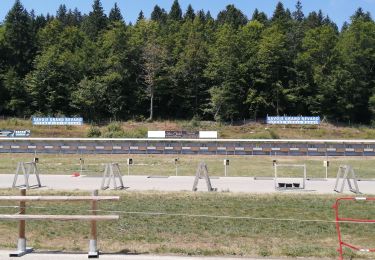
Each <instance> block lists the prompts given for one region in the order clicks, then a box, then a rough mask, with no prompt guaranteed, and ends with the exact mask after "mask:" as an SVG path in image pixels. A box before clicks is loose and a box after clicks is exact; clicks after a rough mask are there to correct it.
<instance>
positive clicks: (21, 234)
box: [18, 189, 26, 239]
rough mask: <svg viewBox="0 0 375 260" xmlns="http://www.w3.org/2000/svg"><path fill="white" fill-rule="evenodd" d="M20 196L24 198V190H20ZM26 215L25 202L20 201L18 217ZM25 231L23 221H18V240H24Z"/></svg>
mask: <svg viewBox="0 0 375 260" xmlns="http://www.w3.org/2000/svg"><path fill="white" fill-rule="evenodd" d="M21 196H26V189H21ZM25 213H26V202H25V201H20V213H19V214H20V215H25ZM25 231H26V222H25V220H20V223H19V229H18V238H19V239H26V235H25Z"/></svg>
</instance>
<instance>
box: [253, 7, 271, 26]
mask: <svg viewBox="0 0 375 260" xmlns="http://www.w3.org/2000/svg"><path fill="white" fill-rule="evenodd" d="M251 20H252V21H255V20H257V21H258V22H260V23H262V24H266V23H267V22H268V18H267V15H266V14H265V13H263V12H259V10H258V9H257V8H255V10H254V13H253V15H252V17H251Z"/></svg>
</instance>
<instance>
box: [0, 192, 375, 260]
mask: <svg viewBox="0 0 375 260" xmlns="http://www.w3.org/2000/svg"><path fill="white" fill-rule="evenodd" d="M0 193H1V194H2V195H4V194H17V193H16V191H14V190H2V191H1V192H0ZM29 193H30V195H31V194H38V195H40V194H51V192H46V191H43V192H41V191H31V192H29ZM59 194H64V195H67V194H73V195H74V194H75V195H77V194H78V193H75V192H71V193H67V192H64V193H62V192H60V193H59ZM80 194H81V193H80ZM104 194H119V195H121V200H120V201H119V202H113V203H112V202H111V203H103V202H102V203H99V208H100V209H101V210H104V211H113V210H115V211H116V212H114V214H119V215H120V220H119V221H115V222H110V223H100V224H99V244H100V248H101V249H102V250H103V251H105V252H128V253H157V254H182V255H225V256H272V257H279V256H290V257H319V258H321V257H328V258H333V259H334V258H337V253H336V248H337V246H338V242H337V235H336V229H335V225H334V223H331V222H299V221H278V220H267V219H265V220H254V219H238V218H237V219H232V218H218V217H204V216H195V217H194V216H192V215H207V216H234V217H254V218H276V219H278V218H281V219H285V218H288V219H300V220H303V219H305V220H306V219H309V220H322V221H332V220H334V212H333V209H332V204H333V203H334V201H335V198H336V196H332V195H329V196H328V195H324V196H323V195H304V196H301V195H293V194H277V195H251V194H230V193H187V192H180V193H164V192H104V193H102V195H104ZM365 203H366V202H360V203H353V202H352V203H347V204H346V205H345V207H344V206H343V215H342V216H347V217H365V218H374V215H375V207H374V205H373V204H370V203H368V204H365ZM1 205H2V206H4V205H13V204H10V203H2V204H1ZM30 205H31V206H39V207H43V208H30V209H28V213H30V214H32V213H37V214H89V211H88V209H89V205H85V204H84V203H66V202H64V203H61V204H58V205H57V204H55V203H54V204H53V203H33V204H30ZM44 207H45V208H44ZM0 212H1V213H5V212H7V213H11V212H16V210H14V209H6V208H0ZM125 212H128V213H125ZM129 212H138V213H137V214H130V213H129ZM140 212H162V213H171V214H176V213H177V214H188V216H181V215H178V216H177V215H174V216H173V215H168V214H167V215H147V214H141V213H140ZM101 213H102V214H110V213H111V212H101ZM112 214H113V213H112ZM88 227H89V224H88V223H80V222H56V223H54V222H37V221H30V222H28V223H27V237H28V240H29V243H28V245H30V246H34V247H36V249H54V250H65V251H70V250H73V251H77V250H78V251H85V250H86V248H87V243H88V235H89V228H88ZM0 231H1V234H2V236H0V247H1V248H8V247H15V243H16V240H17V224H16V223H15V222H5V221H1V222H0ZM374 231H375V226H374V225H371V224H369V225H367V224H350V225H349V224H342V232H343V234H344V238H345V239H346V241H347V242H351V243H354V244H357V245H362V246H371V245H372V246H374V244H373V235H374ZM349 255H352V256H353V257H354V258H353V259H359V256H360V255H359V254H358V253H354V252H350V251H348V252H347V256H349ZM373 256H374V255H371V254H369V255H361V257H363V258H366V259H373Z"/></svg>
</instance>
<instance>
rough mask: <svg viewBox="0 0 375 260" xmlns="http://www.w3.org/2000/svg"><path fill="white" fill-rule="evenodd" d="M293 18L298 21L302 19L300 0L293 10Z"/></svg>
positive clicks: (303, 16)
mask: <svg viewBox="0 0 375 260" xmlns="http://www.w3.org/2000/svg"><path fill="white" fill-rule="evenodd" d="M293 18H294V20H296V21H298V22H302V21H303V19H304V18H305V15H304V14H303V11H302V4H301V1H300V0H298V1H297V4H296V10H295V11H294V12H293Z"/></svg>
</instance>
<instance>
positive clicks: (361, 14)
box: [350, 7, 372, 22]
mask: <svg viewBox="0 0 375 260" xmlns="http://www.w3.org/2000/svg"><path fill="white" fill-rule="evenodd" d="M350 19H351V20H352V22H354V21H356V20H359V19H362V20H363V21H365V22H370V21H372V19H371V14H370V13H369V12H366V13H365V12H364V11H363V9H362V8H361V7H359V8H358V9H357V10H356V11H355V13H354V14H353V15H352V16H351V17H350Z"/></svg>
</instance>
